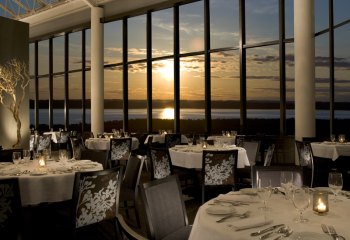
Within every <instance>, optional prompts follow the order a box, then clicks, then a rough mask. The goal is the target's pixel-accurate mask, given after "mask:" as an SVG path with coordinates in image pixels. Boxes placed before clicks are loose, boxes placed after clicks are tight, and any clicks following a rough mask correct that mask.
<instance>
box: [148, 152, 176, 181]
mask: <svg viewBox="0 0 350 240" xmlns="http://www.w3.org/2000/svg"><path fill="white" fill-rule="evenodd" d="M150 160H151V180H154V179H161V178H165V177H167V176H169V175H172V174H174V170H173V165H172V163H171V158H170V154H169V150H168V149H167V148H156V147H151V148H150Z"/></svg>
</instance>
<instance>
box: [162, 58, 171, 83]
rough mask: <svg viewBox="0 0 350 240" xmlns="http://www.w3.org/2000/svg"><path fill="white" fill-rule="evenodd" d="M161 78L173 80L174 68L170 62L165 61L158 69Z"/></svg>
mask: <svg viewBox="0 0 350 240" xmlns="http://www.w3.org/2000/svg"><path fill="white" fill-rule="evenodd" d="M159 72H160V74H161V76H162V77H163V78H164V79H165V80H173V79H174V66H173V62H172V61H165V62H164V63H163V66H162V67H161V68H160V69H159Z"/></svg>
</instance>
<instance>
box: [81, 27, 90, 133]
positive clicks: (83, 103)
mask: <svg viewBox="0 0 350 240" xmlns="http://www.w3.org/2000/svg"><path fill="white" fill-rule="evenodd" d="M81 44H82V51H81V85H82V88H81V96H82V99H81V106H82V116H81V117H82V124H81V131H82V132H84V131H85V128H86V71H85V68H86V29H83V31H82V38H81ZM90 88H91V86H90Z"/></svg>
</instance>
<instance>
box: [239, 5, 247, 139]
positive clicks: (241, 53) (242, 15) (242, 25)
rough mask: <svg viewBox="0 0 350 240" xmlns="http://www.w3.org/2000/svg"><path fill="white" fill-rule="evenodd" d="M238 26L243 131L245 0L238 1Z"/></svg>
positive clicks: (245, 89) (243, 123)
mask: <svg viewBox="0 0 350 240" xmlns="http://www.w3.org/2000/svg"><path fill="white" fill-rule="evenodd" d="M239 19H240V21H239V28H240V38H241V39H240V47H239V49H240V51H239V58H240V62H239V63H240V66H239V67H240V92H241V98H240V100H241V104H240V114H241V118H240V131H241V133H245V127H246V122H247V74H246V73H247V72H246V49H245V48H244V45H245V41H246V34H245V0H240V1H239Z"/></svg>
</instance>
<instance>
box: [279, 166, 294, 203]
mask: <svg viewBox="0 0 350 240" xmlns="http://www.w3.org/2000/svg"><path fill="white" fill-rule="evenodd" d="M280 181H281V188H282V189H283V190H284V193H285V198H286V199H289V198H290V192H291V190H292V188H293V172H290V171H286V172H284V171H283V172H281V177H280Z"/></svg>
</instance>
